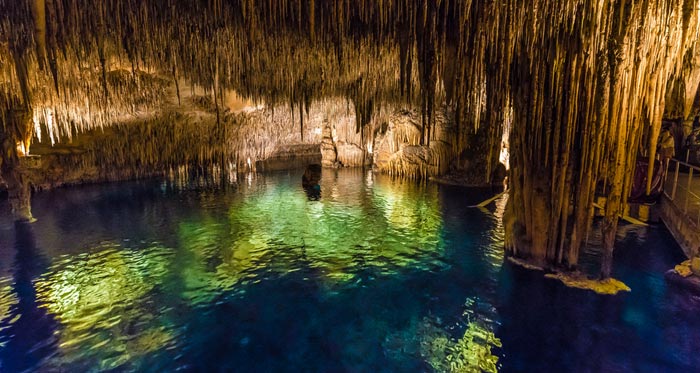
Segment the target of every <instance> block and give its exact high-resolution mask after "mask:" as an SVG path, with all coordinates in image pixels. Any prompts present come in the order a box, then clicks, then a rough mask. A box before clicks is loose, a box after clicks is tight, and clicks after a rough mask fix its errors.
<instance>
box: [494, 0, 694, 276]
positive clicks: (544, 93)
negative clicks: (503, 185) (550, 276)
mask: <svg viewBox="0 0 700 373" xmlns="http://www.w3.org/2000/svg"><path fill="white" fill-rule="evenodd" d="M685 3H689V2H687V1H686V2H685ZM539 5H540V6H537V7H528V6H526V5H525V2H524V1H520V0H511V1H507V2H506V3H505V4H503V6H504V7H507V8H508V9H510V11H509V12H506V13H505V14H504V16H506V17H507V18H504V19H503V21H504V22H505V21H506V20H508V19H509V20H512V22H511V23H510V25H509V26H508V29H507V32H506V33H505V34H504V35H503V37H504V40H513V43H512V45H513V46H514V47H513V48H512V49H511V50H510V53H508V54H507V55H506V57H507V58H506V59H505V60H504V61H503V64H502V66H500V67H499V68H500V69H506V70H507V69H509V67H508V66H511V67H512V68H510V71H509V73H510V76H511V78H510V79H511V83H510V87H511V91H512V96H511V97H512V99H513V109H514V116H513V130H512V135H511V141H510V143H511V149H513V150H514V152H513V153H511V165H513V173H512V178H511V182H512V183H514V184H515V185H513V191H514V193H515V195H514V196H513V197H514V198H511V200H510V208H509V213H510V214H512V215H513V216H512V219H511V221H513V222H514V223H513V224H512V225H511V227H510V230H511V231H510V233H509V234H508V235H507V237H508V242H507V246H508V248H509V250H510V251H511V252H512V253H514V254H515V255H519V256H522V257H530V258H533V259H534V260H535V261H538V262H540V263H543V264H544V263H547V264H554V265H568V266H572V267H574V266H576V264H577V262H578V255H579V248H580V247H581V244H582V242H583V241H584V239H585V237H586V235H587V232H588V230H589V228H590V225H591V219H592V204H593V198H594V196H595V195H596V194H598V195H603V196H605V197H606V200H607V203H606V217H605V219H604V223H603V233H604V237H605V240H604V241H605V248H604V253H605V255H604V261H603V268H602V273H603V276H609V274H610V263H611V258H612V247H613V243H614V238H615V231H616V227H617V219H618V214H620V213H621V212H622V210H623V209H624V207H625V205H626V196H628V195H629V191H630V188H631V183H632V180H631V176H632V175H633V174H634V172H633V171H634V165H635V160H636V158H637V156H638V154H639V153H640V150H641V151H642V152H645V151H647V149H648V153H649V156H650V157H651V158H652V159H653V157H654V151H655V149H656V138H657V137H658V133H659V130H660V126H661V119H662V115H663V110H664V99H665V92H666V85H667V82H668V81H669V80H672V78H673V77H674V76H676V75H678V74H680V73H681V70H682V61H683V56H684V54H685V53H686V51H687V50H689V49H690V48H693V47H694V45H695V43H696V40H697V38H698V19H697V10H696V9H695V8H694V7H688V6H687V4H684V3H683V2H677V1H669V0H642V1H606V2H603V1H600V2H599V1H542V2H540V3H539ZM652 165H653V163H652ZM650 171H651V170H650Z"/></svg>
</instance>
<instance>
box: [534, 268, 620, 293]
mask: <svg viewBox="0 0 700 373" xmlns="http://www.w3.org/2000/svg"><path fill="white" fill-rule="evenodd" d="M544 277H547V278H551V279H556V280H559V281H561V282H562V283H564V285H566V286H568V287H572V288H577V289H584V290H593V291H595V292H596V293H598V294H610V295H615V294H617V293H619V292H621V291H631V290H632V289H630V288H629V286H627V285H625V283H623V282H622V281H620V280H616V279H614V278H607V279H604V280H593V279H589V278H588V277H586V276H584V275H582V274H579V273H548V274H546V275H544Z"/></svg>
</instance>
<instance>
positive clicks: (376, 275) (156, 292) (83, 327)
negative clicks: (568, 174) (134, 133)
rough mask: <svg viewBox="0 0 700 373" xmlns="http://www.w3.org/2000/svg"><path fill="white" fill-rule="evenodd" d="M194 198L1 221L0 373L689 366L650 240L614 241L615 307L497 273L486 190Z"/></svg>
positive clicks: (662, 259) (688, 322) (694, 355)
mask: <svg viewBox="0 0 700 373" xmlns="http://www.w3.org/2000/svg"><path fill="white" fill-rule="evenodd" d="M212 185H216V184H215V183H207V182H202V181H201V180H198V181H193V182H172V181H165V182H161V181H147V182H134V183H117V184H108V185H98V186H85V187H76V188H67V189H60V190H55V191H51V192H46V193H40V194H38V195H37V196H35V198H34V200H33V212H34V215H35V216H36V217H37V218H38V219H39V220H38V221H37V222H36V223H34V224H32V225H22V226H18V227H17V230H16V231H15V228H14V227H13V225H12V224H11V223H10V221H9V217H8V216H3V217H2V218H1V219H0V315H3V316H2V320H0V364H1V365H0V367H1V369H0V370H1V371H3V372H15V371H76V372H77V371H146V372H161V371H175V370H182V371H207V372H209V371H236V372H239V371H251V372H266V371H293V372H299V371H322V372H342V371H351V372H380V371H387V372H388V371H407V372H415V371H450V370H452V371H490V372H495V371H659V370H663V371H669V370H686V371H692V370H694V369H696V368H695V367H697V366H700V365H699V364H700V357H699V356H700V354H698V351H697V348H698V347H697V346H698V344H697V342H696V341H700V322H699V321H698V320H699V319H698V318H697V317H694V316H692V315H697V314H698V311H700V299H698V298H695V297H692V296H689V295H688V294H684V293H682V292H679V291H676V290H674V289H671V288H669V287H668V286H667V284H666V283H665V281H664V280H663V272H664V271H665V270H667V269H668V268H671V267H672V266H673V265H674V264H676V263H677V262H678V261H680V260H681V259H682V257H681V253H680V250H679V249H678V248H677V247H676V246H675V243H673V241H672V240H671V239H670V237H669V236H668V234H667V233H666V232H665V231H664V230H663V229H660V228H657V227H651V228H634V227H630V226H628V227H624V229H623V232H622V233H621V234H620V237H619V240H618V245H617V250H616V264H615V269H614V275H615V276H616V277H617V278H619V279H621V280H622V281H624V282H626V283H627V284H628V285H629V286H630V287H631V288H632V292H631V293H628V294H622V295H618V296H614V297H612V296H599V295H595V294H593V293H590V292H586V291H582V290H574V289H569V288H566V287H564V286H562V285H561V284H560V283H558V282H556V281H553V280H548V279H544V278H543V277H542V275H541V274H539V273H535V272H529V271H525V270H521V269H519V268H514V267H512V266H511V265H509V264H504V262H503V259H502V258H503V251H502V246H503V243H502V242H503V232H502V226H501V225H500V220H499V218H498V216H500V214H502V211H503V208H504V203H505V200H504V199H501V200H498V201H496V202H495V203H494V204H492V205H490V206H489V207H488V208H487V209H473V208H467V207H466V206H469V205H473V204H475V203H478V202H480V201H481V200H482V199H485V197H487V196H488V193H487V192H486V191H480V190H474V189H466V188H459V187H445V186H437V185H434V184H431V183H428V184H416V183H414V182H409V181H405V180H392V179H391V178H388V177H384V176H381V175H373V174H371V173H364V172H361V171H357V170H354V171H353V170H340V171H329V170H324V174H323V178H322V180H321V184H320V193H319V192H317V191H312V192H310V193H307V192H305V191H304V190H303V189H302V188H301V173H297V172H290V173H276V174H270V175H250V176H244V177H242V178H240V179H237V180H231V182H230V183H228V184H227V185H226V186H225V187H220V186H218V187H217V186H212ZM3 207H4V206H3ZM3 211H6V210H3ZM592 241H595V237H593V238H592ZM596 261H597V255H596V250H595V244H593V249H591V250H589V252H587V253H586V254H585V257H584V260H583V262H584V266H587V267H590V268H594V267H595V265H596Z"/></svg>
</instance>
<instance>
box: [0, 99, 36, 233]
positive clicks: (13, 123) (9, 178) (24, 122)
mask: <svg viewBox="0 0 700 373" xmlns="http://www.w3.org/2000/svg"><path fill="white" fill-rule="evenodd" d="M5 119H6V120H5V127H4V128H1V129H0V146H1V148H2V154H0V175H1V176H2V179H3V180H5V183H6V184H7V192H8V196H9V200H10V207H11V209H12V215H13V218H14V219H15V221H24V222H33V221H35V219H34V217H33V216H32V211H31V188H30V183H29V180H30V177H29V173H28V170H29V168H30V167H29V166H30V163H32V161H31V160H29V159H27V158H26V157H25V154H24V153H21V152H20V151H19V150H18V145H17V144H18V143H20V142H21V143H22V144H23V145H24V146H25V147H27V146H28V141H26V137H27V136H26V133H27V132H28V131H31V114H30V111H29V110H26V109H22V110H9V111H8V112H7V114H6V117H5ZM27 151H28V149H27ZM20 153H21V154H20Z"/></svg>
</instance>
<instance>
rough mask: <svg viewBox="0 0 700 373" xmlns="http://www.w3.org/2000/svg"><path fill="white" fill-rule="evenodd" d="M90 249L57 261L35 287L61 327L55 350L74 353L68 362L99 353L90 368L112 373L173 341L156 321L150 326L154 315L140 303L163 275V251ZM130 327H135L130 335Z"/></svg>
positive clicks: (109, 246)
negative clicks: (87, 346) (109, 370)
mask: <svg viewBox="0 0 700 373" xmlns="http://www.w3.org/2000/svg"><path fill="white" fill-rule="evenodd" d="M95 251H96V252H92V253H84V254H80V255H77V256H70V257H65V258H63V260H60V261H58V262H57V263H55V264H54V265H53V266H52V268H51V269H50V271H49V273H48V274H46V275H45V276H43V277H42V278H41V279H40V280H38V281H37V282H36V288H37V294H38V298H39V299H42V304H43V307H45V308H46V309H47V310H48V311H49V312H51V313H52V314H54V315H55V317H56V318H57V319H58V320H59V321H60V322H61V324H62V325H63V329H62V330H61V332H60V333H61V343H60V348H61V349H62V350H64V352H65V351H72V350H73V351H74V353H72V354H69V355H71V356H73V358H88V359H89V358H90V356H91V355H92V354H95V353H98V352H97V351H99V356H95V357H94V359H95V364H99V368H101V369H112V368H115V367H117V366H119V365H120V364H123V363H124V362H126V361H129V360H130V359H132V358H134V357H136V356H141V355H144V354H147V353H150V352H153V351H156V350H158V349H160V348H163V347H164V346H167V344H168V343H169V342H170V341H171V340H172V339H173V336H172V335H171V334H170V332H169V331H168V330H166V329H164V328H162V327H161V325H159V324H158V323H156V324H154V325H150V324H149V319H151V318H152V317H153V315H152V313H151V312H148V311H145V310H144V309H143V308H142V307H146V305H145V304H142V303H141V301H143V300H144V297H145V295H146V294H147V293H148V292H149V291H150V290H152V289H153V288H154V287H155V286H157V285H158V284H159V283H161V282H162V279H163V277H164V276H165V275H166V274H167V272H168V269H167V262H168V260H167V258H168V254H167V252H168V250H167V249H165V248H158V247H155V248H149V249H146V250H143V251H139V252H132V251H128V250H126V249H124V248H122V247H120V246H119V245H116V244H105V245H102V246H101V247H98V248H95ZM133 323H139V324H140V328H139V329H138V330H137V331H131V332H130V331H129V327H128V325H130V324H133ZM149 325H150V326H149ZM134 332H136V333H135V334H132V333H134ZM86 345H89V346H92V348H91V349H90V350H85V349H84V347H85V346H86ZM68 363H69V362H68Z"/></svg>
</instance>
